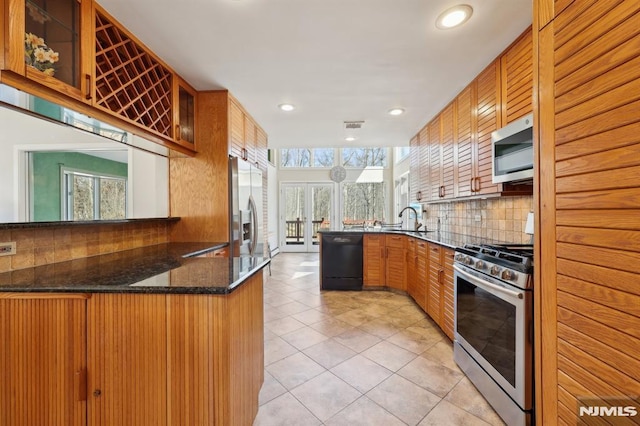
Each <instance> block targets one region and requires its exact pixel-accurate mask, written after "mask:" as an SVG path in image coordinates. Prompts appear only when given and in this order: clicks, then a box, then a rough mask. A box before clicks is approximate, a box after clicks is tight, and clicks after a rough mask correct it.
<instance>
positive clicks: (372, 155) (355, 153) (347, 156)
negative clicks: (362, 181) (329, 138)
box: [342, 148, 387, 169]
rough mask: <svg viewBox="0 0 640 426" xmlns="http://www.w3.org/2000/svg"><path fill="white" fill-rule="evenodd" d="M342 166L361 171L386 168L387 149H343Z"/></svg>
mask: <svg viewBox="0 0 640 426" xmlns="http://www.w3.org/2000/svg"><path fill="white" fill-rule="evenodd" d="M342 165H343V166H345V167H354V168H361V169H364V168H366V167H386V166H387V148H343V149H342Z"/></svg>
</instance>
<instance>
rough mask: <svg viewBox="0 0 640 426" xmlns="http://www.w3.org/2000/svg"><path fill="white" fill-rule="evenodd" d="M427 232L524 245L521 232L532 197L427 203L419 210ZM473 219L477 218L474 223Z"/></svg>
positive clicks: (522, 231)
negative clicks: (431, 230) (422, 213)
mask: <svg viewBox="0 0 640 426" xmlns="http://www.w3.org/2000/svg"><path fill="white" fill-rule="evenodd" d="M423 208H424V209H425V211H426V212H425V216H423V218H424V221H423V223H425V225H426V226H427V229H433V230H437V229H438V219H439V220H440V230H441V231H442V232H454V233H458V234H465V235H471V236H474V237H483V238H490V239H493V240H498V241H503V242H510V243H528V242H529V241H530V240H531V236H530V235H529V234H525V233H524V227H525V224H526V223H527V214H528V213H529V212H531V211H533V197H532V196H523V197H502V198H487V199H484V200H483V199H476V200H466V201H456V202H451V203H439V204H428V205H425V206H424V207H423ZM477 219H480V221H478V220H477Z"/></svg>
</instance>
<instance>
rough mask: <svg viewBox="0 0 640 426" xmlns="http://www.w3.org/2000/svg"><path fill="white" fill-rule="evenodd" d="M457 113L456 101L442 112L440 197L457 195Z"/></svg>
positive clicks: (446, 197)
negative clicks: (455, 125) (455, 152)
mask: <svg viewBox="0 0 640 426" xmlns="http://www.w3.org/2000/svg"><path fill="white" fill-rule="evenodd" d="M455 114H456V103H455V101H454V102H452V103H450V104H449V105H448V106H447V107H446V108H445V109H444V110H442V113H441V117H442V119H441V127H440V143H441V145H442V146H441V149H440V156H441V160H440V164H441V167H442V171H441V177H440V182H441V185H440V187H441V190H440V194H439V195H440V198H445V199H448V198H453V197H454V195H455V191H454V187H455V168H456V167H457V164H456V161H455V156H454V151H455V150H454V140H455V132H454V130H455V129H454V121H455Z"/></svg>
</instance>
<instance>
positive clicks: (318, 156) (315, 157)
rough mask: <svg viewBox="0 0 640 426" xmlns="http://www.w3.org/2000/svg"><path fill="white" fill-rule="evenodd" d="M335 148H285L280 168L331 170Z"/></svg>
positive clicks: (281, 156) (281, 155) (281, 152)
mask: <svg viewBox="0 0 640 426" xmlns="http://www.w3.org/2000/svg"><path fill="white" fill-rule="evenodd" d="M334 152H335V150H334V149H333V148H314V149H308V148H285V149H281V150H280V167H283V168H286V167H300V168H303V167H304V168H306V167H317V168H331V167H333V159H334Z"/></svg>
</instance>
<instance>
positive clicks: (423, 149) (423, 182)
mask: <svg viewBox="0 0 640 426" xmlns="http://www.w3.org/2000/svg"><path fill="white" fill-rule="evenodd" d="M419 139H420V182H419V186H418V189H419V190H420V191H422V199H423V200H424V201H428V200H430V199H431V191H430V190H429V185H430V183H431V167H430V163H429V155H430V151H429V149H430V146H429V126H424V127H423V128H422V129H421V130H420V134H419Z"/></svg>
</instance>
